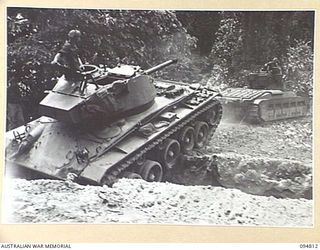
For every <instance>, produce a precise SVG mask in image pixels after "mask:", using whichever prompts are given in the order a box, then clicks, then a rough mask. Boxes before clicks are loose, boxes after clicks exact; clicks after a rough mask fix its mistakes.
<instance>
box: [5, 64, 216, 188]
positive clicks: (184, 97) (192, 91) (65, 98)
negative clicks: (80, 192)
mask: <svg viewBox="0 0 320 250" xmlns="http://www.w3.org/2000/svg"><path fill="white" fill-rule="evenodd" d="M174 62H176V61H175V60H170V61H167V62H165V63H163V64H160V65H158V66H156V67H154V68H151V69H149V70H145V71H143V70H141V68H140V67H137V66H130V65H122V66H119V67H116V68H112V69H110V68H107V67H101V68H98V67H96V66H87V69H88V70H86V72H84V73H82V74H81V75H79V79H66V78H65V77H64V76H63V77H61V78H60V79H59V81H58V83H57V85H56V86H55V87H54V89H53V90H52V91H51V92H50V93H49V94H48V96H47V97H46V98H44V100H42V102H41V103H40V110H41V113H42V114H43V116H42V117H40V118H39V119H37V120H34V121H32V122H30V123H28V124H26V125H25V126H21V127H19V128H17V129H14V130H11V131H8V132H7V133H6V171H7V172H11V171H12V170H15V169H18V170H19V171H20V170H21V169H23V170H24V171H25V172H31V173H37V174H38V175H40V176H46V177H50V178H57V179H63V180H65V179H69V178H71V179H75V180H76V181H78V182H79V183H89V184H100V185H103V184H107V185H112V184H113V183H114V182H115V181H116V180H117V178H120V177H129V178H143V179H145V180H147V181H162V180H165V179H168V178H169V177H170V173H171V171H174V168H175V166H176V162H177V160H178V158H179V155H180V154H181V153H188V152H190V151H191V150H193V148H201V147H203V146H204V145H205V144H206V142H207V140H208V138H209V137H210V136H211V135H212V134H213V132H214V131H215V129H216V127H217V126H218V124H219V122H220V119H221V115H222V108H221V105H220V103H219V101H218V100H217V99H216V97H217V96H218V93H217V92H214V91H212V90H210V89H206V88H204V87H201V86H200V85H198V84H196V85H190V84H185V83H182V82H173V81H164V80H154V79H153V78H151V77H150V75H149V74H151V73H153V72H155V71H157V70H160V69H161V68H163V67H166V66H168V65H170V64H172V63H174Z"/></svg>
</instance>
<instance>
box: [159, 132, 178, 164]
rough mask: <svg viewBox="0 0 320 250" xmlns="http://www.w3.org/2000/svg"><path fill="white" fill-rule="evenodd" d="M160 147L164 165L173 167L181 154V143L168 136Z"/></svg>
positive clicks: (161, 159)
mask: <svg viewBox="0 0 320 250" xmlns="http://www.w3.org/2000/svg"><path fill="white" fill-rule="evenodd" d="M159 148H160V161H161V163H162V164H163V166H164V167H166V168H168V169H171V168H173V166H174V165H175V164H176V162H177V159H178V156H179V155H180V144H179V142H178V141H177V140H175V139H171V138H168V139H166V140H165V141H164V142H163V144H162V145H161V146H160V147H159Z"/></svg>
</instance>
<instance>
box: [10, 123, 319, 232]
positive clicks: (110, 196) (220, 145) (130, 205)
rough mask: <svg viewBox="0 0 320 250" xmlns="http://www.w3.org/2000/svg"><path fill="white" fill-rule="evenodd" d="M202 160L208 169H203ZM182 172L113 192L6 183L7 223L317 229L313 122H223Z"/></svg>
mask: <svg viewBox="0 0 320 250" xmlns="http://www.w3.org/2000/svg"><path fill="white" fill-rule="evenodd" d="M195 156H196V157H195ZM194 157H195V158H194ZM199 159H200V161H202V163H204V164H198V163H199V162H200V161H199ZM215 162H217V164H214V163H215ZM180 165H181V166H184V168H183V171H180V170H181V169H180V170H179V171H177V173H178V174H177V173H176V174H177V175H173V177H172V180H171V181H173V182H175V183H168V182H165V183H148V182H145V181H143V180H128V179H122V180H120V181H119V182H118V183H116V184H115V185H114V187H113V188H108V187H106V186H104V187H93V186H80V185H78V184H75V183H71V182H61V181H52V180H33V181H26V180H23V179H7V180H6V185H5V205H6V209H4V210H5V215H4V219H5V221H6V222H9V223H166V224H205V225H241V226H243V225H248V226H256V225H261V226H262V225H263V226H280V227H281V226H285V227H287V226H289V227H306V226H307V227H309V226H312V225H313V214H312V211H313V200H312V119H311V117H306V118H302V119H298V120H289V121H282V122H276V123H272V124H265V125H263V126H257V125H247V124H228V123H221V124H220V125H219V127H218V129H217V131H216V133H215V134H214V136H213V138H212V139H211V141H210V143H209V145H208V147H207V148H206V149H205V150H204V151H203V152H194V154H193V156H191V157H189V158H188V159H181V164H180ZM216 172H218V175H219V176H218V179H217V178H216V177H217V176H216ZM173 174H174V173H173ZM181 184H185V185H181Z"/></svg>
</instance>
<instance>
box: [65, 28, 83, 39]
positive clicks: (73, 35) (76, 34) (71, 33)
mask: <svg viewBox="0 0 320 250" xmlns="http://www.w3.org/2000/svg"><path fill="white" fill-rule="evenodd" d="M68 37H69V38H70V39H76V38H80V37H81V32H80V31H79V30H70V31H69V33H68Z"/></svg>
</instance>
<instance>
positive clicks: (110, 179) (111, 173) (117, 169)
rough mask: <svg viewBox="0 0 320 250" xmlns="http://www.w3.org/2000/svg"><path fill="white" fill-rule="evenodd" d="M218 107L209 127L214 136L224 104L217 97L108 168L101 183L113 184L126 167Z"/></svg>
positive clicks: (210, 135)
mask: <svg viewBox="0 0 320 250" xmlns="http://www.w3.org/2000/svg"><path fill="white" fill-rule="evenodd" d="M212 108H216V116H215V118H216V119H215V122H214V125H211V126H210V127H209V128H210V130H209V136H208V140H209V139H210V138H211V137H212V135H213V134H214V132H215V130H216V128H217V127H218V124H219V123H220V120H221V117H222V105H221V104H220V102H219V101H218V100H217V99H215V98H214V99H212V102H211V103H208V104H207V105H206V106H205V107H202V108H201V109H200V110H197V111H196V113H194V114H192V115H190V116H189V117H188V118H187V119H185V120H183V121H181V122H180V124H178V125H177V126H175V127H173V128H171V129H170V130H168V131H165V133H164V134H162V135H161V137H160V138H155V139H154V140H153V141H152V142H150V143H149V144H147V145H145V146H144V148H143V149H141V150H140V151H139V152H138V153H136V154H134V155H133V156H129V157H128V158H127V159H126V160H125V161H124V162H121V163H119V164H117V165H116V166H114V167H112V169H110V170H108V171H107V172H106V173H105V176H104V177H103V178H102V180H101V183H100V184H101V185H107V186H112V185H113V184H114V183H115V182H116V180H117V179H118V178H119V175H120V174H121V173H122V172H124V171H125V170H126V169H128V168H129V167H130V165H132V164H133V163H135V162H136V161H137V160H138V159H140V158H141V157H143V155H144V154H146V153H147V152H149V151H151V150H152V149H153V148H155V147H156V146H157V145H159V144H161V143H162V142H163V141H164V140H165V139H167V138H169V137H170V136H172V135H173V134H175V133H176V132H178V131H179V130H181V129H182V128H183V127H185V126H187V125H188V124H189V123H192V122H193V121H194V120H195V119H196V118H197V117H199V116H201V115H202V114H204V113H205V112H206V111H208V110H210V109H212Z"/></svg>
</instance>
